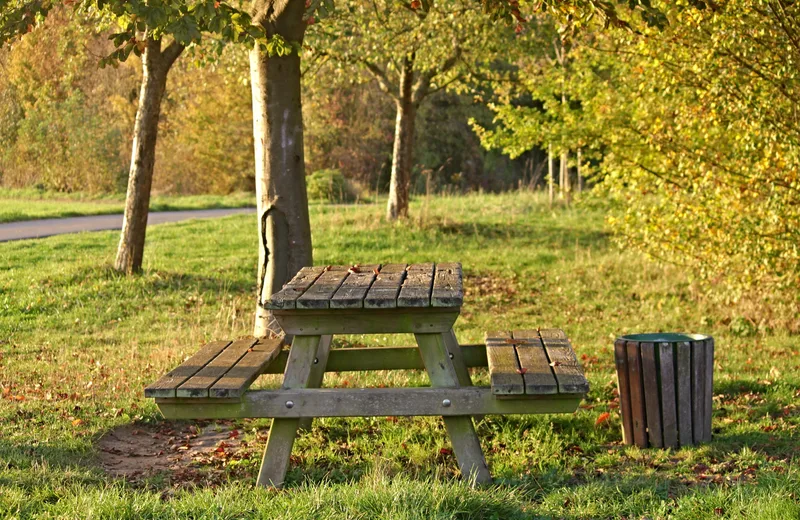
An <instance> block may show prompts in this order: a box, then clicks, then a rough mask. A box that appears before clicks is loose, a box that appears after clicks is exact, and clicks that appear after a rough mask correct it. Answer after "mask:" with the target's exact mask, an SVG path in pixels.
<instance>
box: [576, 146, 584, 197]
mask: <svg viewBox="0 0 800 520" xmlns="http://www.w3.org/2000/svg"><path fill="white" fill-rule="evenodd" d="M577 174H578V193H583V176H582V175H581V149H580V148H578V166H577Z"/></svg>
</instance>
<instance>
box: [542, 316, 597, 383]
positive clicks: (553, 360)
mask: <svg viewBox="0 0 800 520" xmlns="http://www.w3.org/2000/svg"><path fill="white" fill-rule="evenodd" d="M539 335H540V337H541V339H542V343H544V348H545V350H546V351H547V357H548V358H549V359H550V366H552V367H553V374H555V377H556V381H557V382H558V391H559V392H560V393H563V394H585V393H587V392H588V391H589V383H588V381H586V377H584V375H583V369H582V368H581V366H580V364H579V363H578V360H577V358H576V357H575V350H573V348H572V344H571V343H570V342H569V339H568V338H567V335H566V334H565V333H564V331H563V330H561V329H540V330H539Z"/></svg>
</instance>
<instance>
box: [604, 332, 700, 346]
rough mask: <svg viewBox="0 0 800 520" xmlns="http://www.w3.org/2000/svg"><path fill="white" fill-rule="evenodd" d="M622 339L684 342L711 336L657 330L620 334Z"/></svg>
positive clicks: (641, 341) (645, 341)
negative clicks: (645, 332)
mask: <svg viewBox="0 0 800 520" xmlns="http://www.w3.org/2000/svg"><path fill="white" fill-rule="evenodd" d="M618 339H620V340H622V341H636V342H639V343H682V342H684V341H706V340H709V339H711V336H706V335H705V334H684V333H679V332H657V333H648V334H628V335H626V336H620V337H619V338H618Z"/></svg>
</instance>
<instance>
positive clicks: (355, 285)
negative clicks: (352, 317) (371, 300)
mask: <svg viewBox="0 0 800 520" xmlns="http://www.w3.org/2000/svg"><path fill="white" fill-rule="evenodd" d="M380 267H381V266H380V265H379V264H370V265H357V266H353V267H352V268H351V269H350V274H349V275H348V277H347V278H345V280H344V282H342V286H341V287H339V289H338V290H337V291H336V294H334V295H333V297H332V298H331V301H330V306H331V309H360V308H361V307H363V306H364V298H365V297H366V295H367V291H369V288H370V286H371V285H372V282H374V281H375V277H376V276H377V271H378V270H379V269H380Z"/></svg>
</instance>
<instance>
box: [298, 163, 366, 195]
mask: <svg viewBox="0 0 800 520" xmlns="http://www.w3.org/2000/svg"><path fill="white" fill-rule="evenodd" d="M306 188H307V189H308V198H309V200H323V201H326V202H335V203H341V202H353V201H355V200H356V199H357V198H358V193H356V190H355V188H353V185H352V184H350V183H349V182H348V181H347V179H345V178H344V175H342V172H340V171H339V170H334V169H331V170H317V171H315V172H314V173H312V174H311V175H308V176H306Z"/></svg>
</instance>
